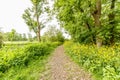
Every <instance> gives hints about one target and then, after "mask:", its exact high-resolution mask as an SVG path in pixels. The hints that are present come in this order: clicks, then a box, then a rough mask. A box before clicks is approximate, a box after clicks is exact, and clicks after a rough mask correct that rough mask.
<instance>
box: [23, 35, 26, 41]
mask: <svg viewBox="0 0 120 80" xmlns="http://www.w3.org/2000/svg"><path fill="white" fill-rule="evenodd" d="M26 40H27V37H26V34H25V33H23V41H26Z"/></svg>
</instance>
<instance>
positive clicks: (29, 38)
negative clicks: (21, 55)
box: [28, 33, 33, 42]
mask: <svg viewBox="0 0 120 80" xmlns="http://www.w3.org/2000/svg"><path fill="white" fill-rule="evenodd" d="M28 40H29V41H30V42H31V41H33V39H32V35H31V34H30V33H28Z"/></svg>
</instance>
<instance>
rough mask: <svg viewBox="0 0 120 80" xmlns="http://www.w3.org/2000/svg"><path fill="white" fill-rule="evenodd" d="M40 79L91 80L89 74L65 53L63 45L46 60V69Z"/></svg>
mask: <svg viewBox="0 0 120 80" xmlns="http://www.w3.org/2000/svg"><path fill="white" fill-rule="evenodd" d="M40 80H92V79H91V76H90V74H88V73H86V72H85V71H84V70H83V69H80V67H79V66H78V65H77V64H76V63H74V62H73V61H72V60H71V59H70V58H69V57H68V56H67V55H66V54H65V53H64V49H63V46H59V47H58V48H56V50H55V52H54V53H53V55H52V57H51V58H50V59H49V61H48V65H47V69H46V71H45V72H43V73H42V77H41V78H40Z"/></svg>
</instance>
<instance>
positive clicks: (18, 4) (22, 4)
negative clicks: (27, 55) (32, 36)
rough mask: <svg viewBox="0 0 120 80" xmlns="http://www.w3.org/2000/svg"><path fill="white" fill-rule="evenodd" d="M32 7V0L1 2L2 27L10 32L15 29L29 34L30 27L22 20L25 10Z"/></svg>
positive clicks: (6, 0)
mask: <svg viewBox="0 0 120 80" xmlns="http://www.w3.org/2000/svg"><path fill="white" fill-rule="evenodd" d="M30 6H31V3H30V0H1V1H0V27H2V31H4V32H6V31H7V32H8V31H11V29H12V28H14V29H15V30H16V31H17V32H19V33H28V32H29V30H28V27H27V25H26V24H25V23H24V20H23V19H22V14H23V13H24V10H25V9H26V8H28V7H30Z"/></svg>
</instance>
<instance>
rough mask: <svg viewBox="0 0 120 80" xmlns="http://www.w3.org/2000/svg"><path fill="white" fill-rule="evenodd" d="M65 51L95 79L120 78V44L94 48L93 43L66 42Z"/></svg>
mask: <svg viewBox="0 0 120 80" xmlns="http://www.w3.org/2000/svg"><path fill="white" fill-rule="evenodd" d="M64 47H65V51H66V53H68V54H69V55H70V56H71V58H72V59H73V60H74V61H75V62H77V63H78V64H79V65H80V66H82V67H84V68H85V69H87V70H88V71H89V72H91V73H92V74H93V76H94V77H95V78H96V79H95V80H120V46H114V47H106V46H104V47H101V48H99V49H98V48H96V47H95V46H94V45H92V46H90V45H84V44H77V43H73V42H66V43H65V44H64Z"/></svg>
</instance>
